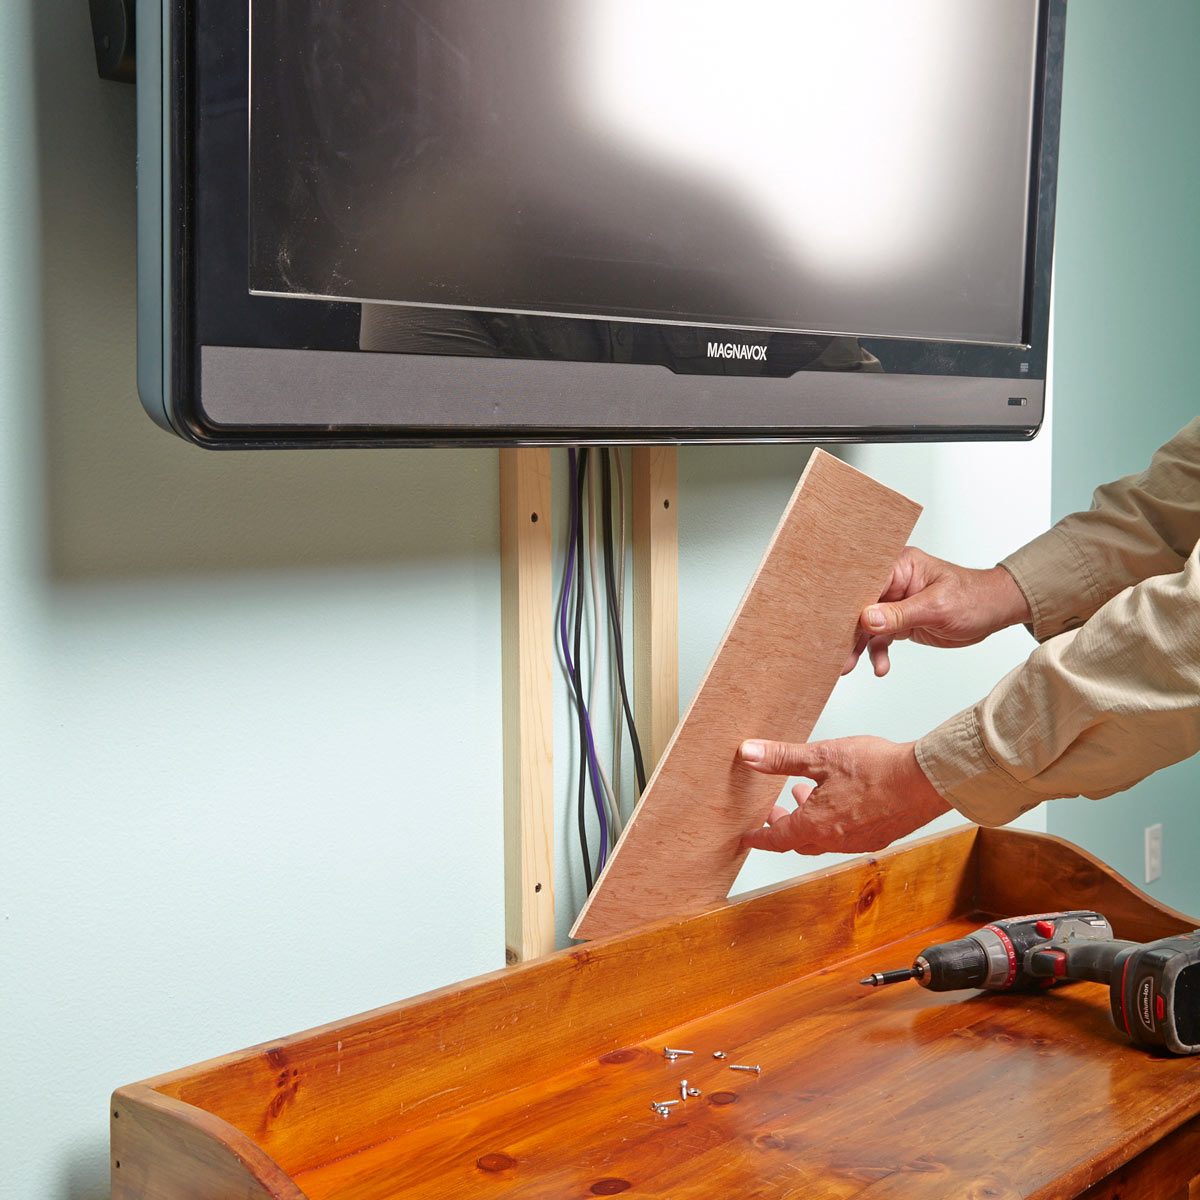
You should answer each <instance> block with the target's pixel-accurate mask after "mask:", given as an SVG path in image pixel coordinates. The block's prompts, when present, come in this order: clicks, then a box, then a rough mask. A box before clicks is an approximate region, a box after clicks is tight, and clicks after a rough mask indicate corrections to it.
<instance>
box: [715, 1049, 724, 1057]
mask: <svg viewBox="0 0 1200 1200" xmlns="http://www.w3.org/2000/svg"><path fill="white" fill-rule="evenodd" d="M724 1057H725V1051H724V1050H714V1051H713V1058H724Z"/></svg>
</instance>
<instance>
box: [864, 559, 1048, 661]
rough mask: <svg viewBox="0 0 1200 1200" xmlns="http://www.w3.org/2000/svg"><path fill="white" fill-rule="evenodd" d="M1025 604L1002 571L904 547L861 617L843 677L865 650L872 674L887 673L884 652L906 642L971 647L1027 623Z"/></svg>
mask: <svg viewBox="0 0 1200 1200" xmlns="http://www.w3.org/2000/svg"><path fill="white" fill-rule="evenodd" d="M1030 619H1031V618H1030V612H1029V602H1028V601H1027V600H1026V599H1025V596H1024V593H1023V592H1022V591H1021V589H1020V588H1019V587H1017V584H1016V580H1014V579H1013V577H1012V576H1011V575H1010V574H1009V573H1008V572H1007V571H1006V570H1005V569H1004V568H1003V567H991V568H990V569H988V570H983V571H978V570H973V569H972V568H970V567H960V566H956V565H955V564H954V563H950V562H946V561H944V560H943V559H940V558H934V557H933V556H932V555H929V554H926V553H925V552H924V551H923V550H918V549H917V548H916V547H915V546H908V547H906V548H905V549H904V550H903V552H902V553H901V555H900V557H899V558H898V559H897V560H896V564H895V566H894V567H892V577H891V579H890V580H889V581H888V585H887V587H886V588H884V590H883V595H882V596H880V597H879V601H878V602H877V603H875V604H871V605H869V606H868V607H867V608H865V609H864V610H863V612H862V615H861V616H860V617H859V629H858V640H857V642H856V643H855V646H854V649H853V650H852V651H851V653H850V657H849V658H848V659H847V660H846V665H845V666H844V667H843V668H842V674H843V675H846V674H849V672H850V671H852V670H854V666H855V664H856V663H857V662H858V660H859V658H861V657H862V653H863V651H864V650H866V651H867V652H868V654H869V656H870V659H871V664H872V666H873V667H874V668H875V674H876V675H878V676H883V675H886V674H887V673H888V671H889V670H890V669H891V659H890V657H889V654H888V648H889V647H890V646H891V644H892V642H894V641H896V640H897V639H904V638H909V639H911V640H912V641H914V642H920V643H921V645H923V646H943V647H950V646H973V645H974V644H975V643H976V642H981V641H983V639H984V638H986V637H988V636H990V635H991V634H993V633H995V632H996V631H997V630H1000V629H1005V628H1007V627H1008V626H1009V625H1018V624H1020V623H1021V622H1023V621H1029V620H1030Z"/></svg>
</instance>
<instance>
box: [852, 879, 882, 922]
mask: <svg viewBox="0 0 1200 1200" xmlns="http://www.w3.org/2000/svg"><path fill="white" fill-rule="evenodd" d="M878 899H879V882H878V881H877V880H874V879H872V880H871V881H870V882H869V883H867V884H866V886H864V888H863V890H862V891H861V892H859V894H858V903H857V904H856V905H855V906H854V907H855V910H856V911H857V912H858V915H859V916H860V917H861V916H862V915H863V913H865V912H866V911H867V910H868V909H870V907H871V905H872V904H874V903H875V901H876V900H878Z"/></svg>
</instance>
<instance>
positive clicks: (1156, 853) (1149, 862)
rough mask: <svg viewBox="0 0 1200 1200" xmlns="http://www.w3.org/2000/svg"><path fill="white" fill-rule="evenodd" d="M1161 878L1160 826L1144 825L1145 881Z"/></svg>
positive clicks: (1151, 881)
mask: <svg viewBox="0 0 1200 1200" xmlns="http://www.w3.org/2000/svg"><path fill="white" fill-rule="evenodd" d="M1161 878H1162V826H1161V825H1147V826H1146V882H1147V883H1153V882H1154V881H1155V880H1156V879H1161Z"/></svg>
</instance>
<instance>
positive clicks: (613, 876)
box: [571, 450, 921, 939]
mask: <svg viewBox="0 0 1200 1200" xmlns="http://www.w3.org/2000/svg"><path fill="white" fill-rule="evenodd" d="M920 511H921V509H920V506H919V505H917V504H915V503H914V502H913V501H911V500H909V499H907V498H906V497H904V496H902V495H900V494H899V493H897V492H894V491H892V490H891V489H890V488H887V487H884V486H883V484H880V483H877V482H876V481H875V480H873V479H871V478H870V477H869V476H866V475H864V474H862V473H861V472H860V471H857V470H855V469H854V468H853V467H851V466H849V465H847V464H846V463H844V462H842V461H841V460H840V459H837V458H834V457H833V456H832V455H830V454H826V453H824V452H823V451H821V450H817V451H814V453H813V455H812V457H811V458H810V459H809V461H808V465H807V467H806V468H805V470H804V474H803V475H802V476H801V478H800V482H799V484H798V485H797V487H796V491H795V492H794V493H793V495H792V499H791V501H790V503H789V504H788V507H787V509H786V511H785V512H784V515H783V519H782V520H781V522H780V524H779V527H778V529H777V530H776V531H775V535H774V537H773V538H772V540H771V544H770V545H769V546H768V548H767V552H766V555H765V556H764V558H763V561H762V563H761V565H760V566H759V568H758V571H757V573H756V574H755V577H754V579H753V580H752V582H751V584H750V587H749V589H748V590H747V592H746V595H745V596H744V597H743V599H742V602H741V605H740V606H739V608H738V610H737V613H736V614H735V615H734V618H733V621H732V623H731V624H730V626H729V629H728V631H727V632H726V634H725V637H724V639H723V641H722V642H721V645H720V647H719V648H718V649H717V653H716V655H715V656H714V658H713V660H712V662H711V664H710V665H709V668H708V671H707V673H706V674H705V677H704V679H703V680H702V681H701V684H700V688H699V690H698V691H697V693H696V697H695V699H694V700H693V701H692V704H691V706H690V708H689V709H688V711H687V714H686V715H685V716H684V719H683V721H682V722H681V723H680V725H679V728H678V729H677V730H676V732H675V736H674V737H673V738H672V739H671V742H670V743H669V745H668V746H667V749H666V753H665V754H664V756H663V759H662V761H661V762H660V763H659V765H658V769H657V770H656V771H655V773H654V775H653V777H652V778H651V780H650V782H649V786H648V787H647V789H646V793H645V795H644V796H643V797H642V800H641V802H640V803H639V804H638V807H637V809H636V810H635V812H634V814H633V818H632V819H631V821H630V823H629V825H628V826H627V827H626V829H625V832H624V834H623V835H622V837H621V841H620V843H619V844H618V846H617V849H616V852H615V853H614V854H613V856H612V858H611V859H610V860H609V862H608V865H607V866H606V868H605V870H604V873H603V874H602V875H601V877H600V879H599V881H598V882H597V885H596V887H595V889H594V890H593V892H592V894H591V896H590V897H589V898H588V902H587V903H586V904H585V905H584V907H583V911H582V912H581V914H580V916H579V920H578V921H577V922H576V924H575V928H574V929H573V930H572V931H571V932H572V936H573V937H576V938H584V939H590V938H597V937H605V936H609V935H611V934H617V933H624V932H627V931H628V930H630V929H633V928H635V927H637V926H639V925H643V924H645V923H647V922H650V921H655V920H659V919H662V918H664V917H668V916H672V915H676V914H683V913H694V912H701V911H703V910H705V909H708V908H713V907H716V906H718V905H720V904H722V903H723V902H724V900H725V898H726V897H727V896H728V894H729V889H730V887H731V886H732V885H733V881H734V880H735V879H736V878H737V874H738V871H739V870H740V869H741V866H742V863H743V862H744V861H745V857H746V855H745V852H742V851H740V850H739V848H738V844H739V841H740V838H741V836H742V835H743V834H744V833H745V832H746V831H747V830H749V829H753V828H754V827H755V826H756V825H759V824H761V823H762V822H763V821H764V820H765V819H766V817H767V814H768V813H769V812H770V811H771V806H772V804H773V803H774V802H775V800H776V798H777V797H778V795H779V790H780V788H779V781H778V780H777V779H772V778H771V777H769V776H764V775H760V774H758V773H757V772H754V771H750V770H747V769H746V768H744V767H741V766H739V765H738V764H737V763H736V761H735V755H736V753H737V748H738V745H739V744H740V743H741V741H742V740H743V739H744V738H746V737H751V736H754V737H763V738H768V739H772V740H780V741H793V742H802V741H806V740H807V739H808V737H809V735H810V734H811V733H812V729H813V726H814V725H815V724H816V721H817V718H818V717H819V716H820V714H821V710H822V709H823V708H824V707H825V703H826V701H827V700H828V699H829V695H830V693H831V692H832V691H833V687H834V684H836V682H837V680H838V676H839V674H840V672H841V669H842V666H843V665H844V663H845V660H846V655H847V654H848V652H849V651H850V649H851V647H852V645H853V643H854V637H855V631H856V629H857V621H858V615H859V613H860V612H861V611H862V609H863V607H864V606H865V605H867V604H869V603H870V602H871V601H872V600H874V599H876V598H877V597H878V596H879V593H880V591H881V589H882V588H883V586H884V585H885V584H886V582H887V579H888V575H889V572H890V570H891V567H892V564H893V562H894V561H895V559H896V557H897V555H898V554H899V553H900V551H901V550H902V549H903V547H904V544H905V542H906V541H907V539H908V536H909V534H910V533H911V532H912V528H913V526H914V525H915V524H916V520H917V517H918V516H919V515H920Z"/></svg>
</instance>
